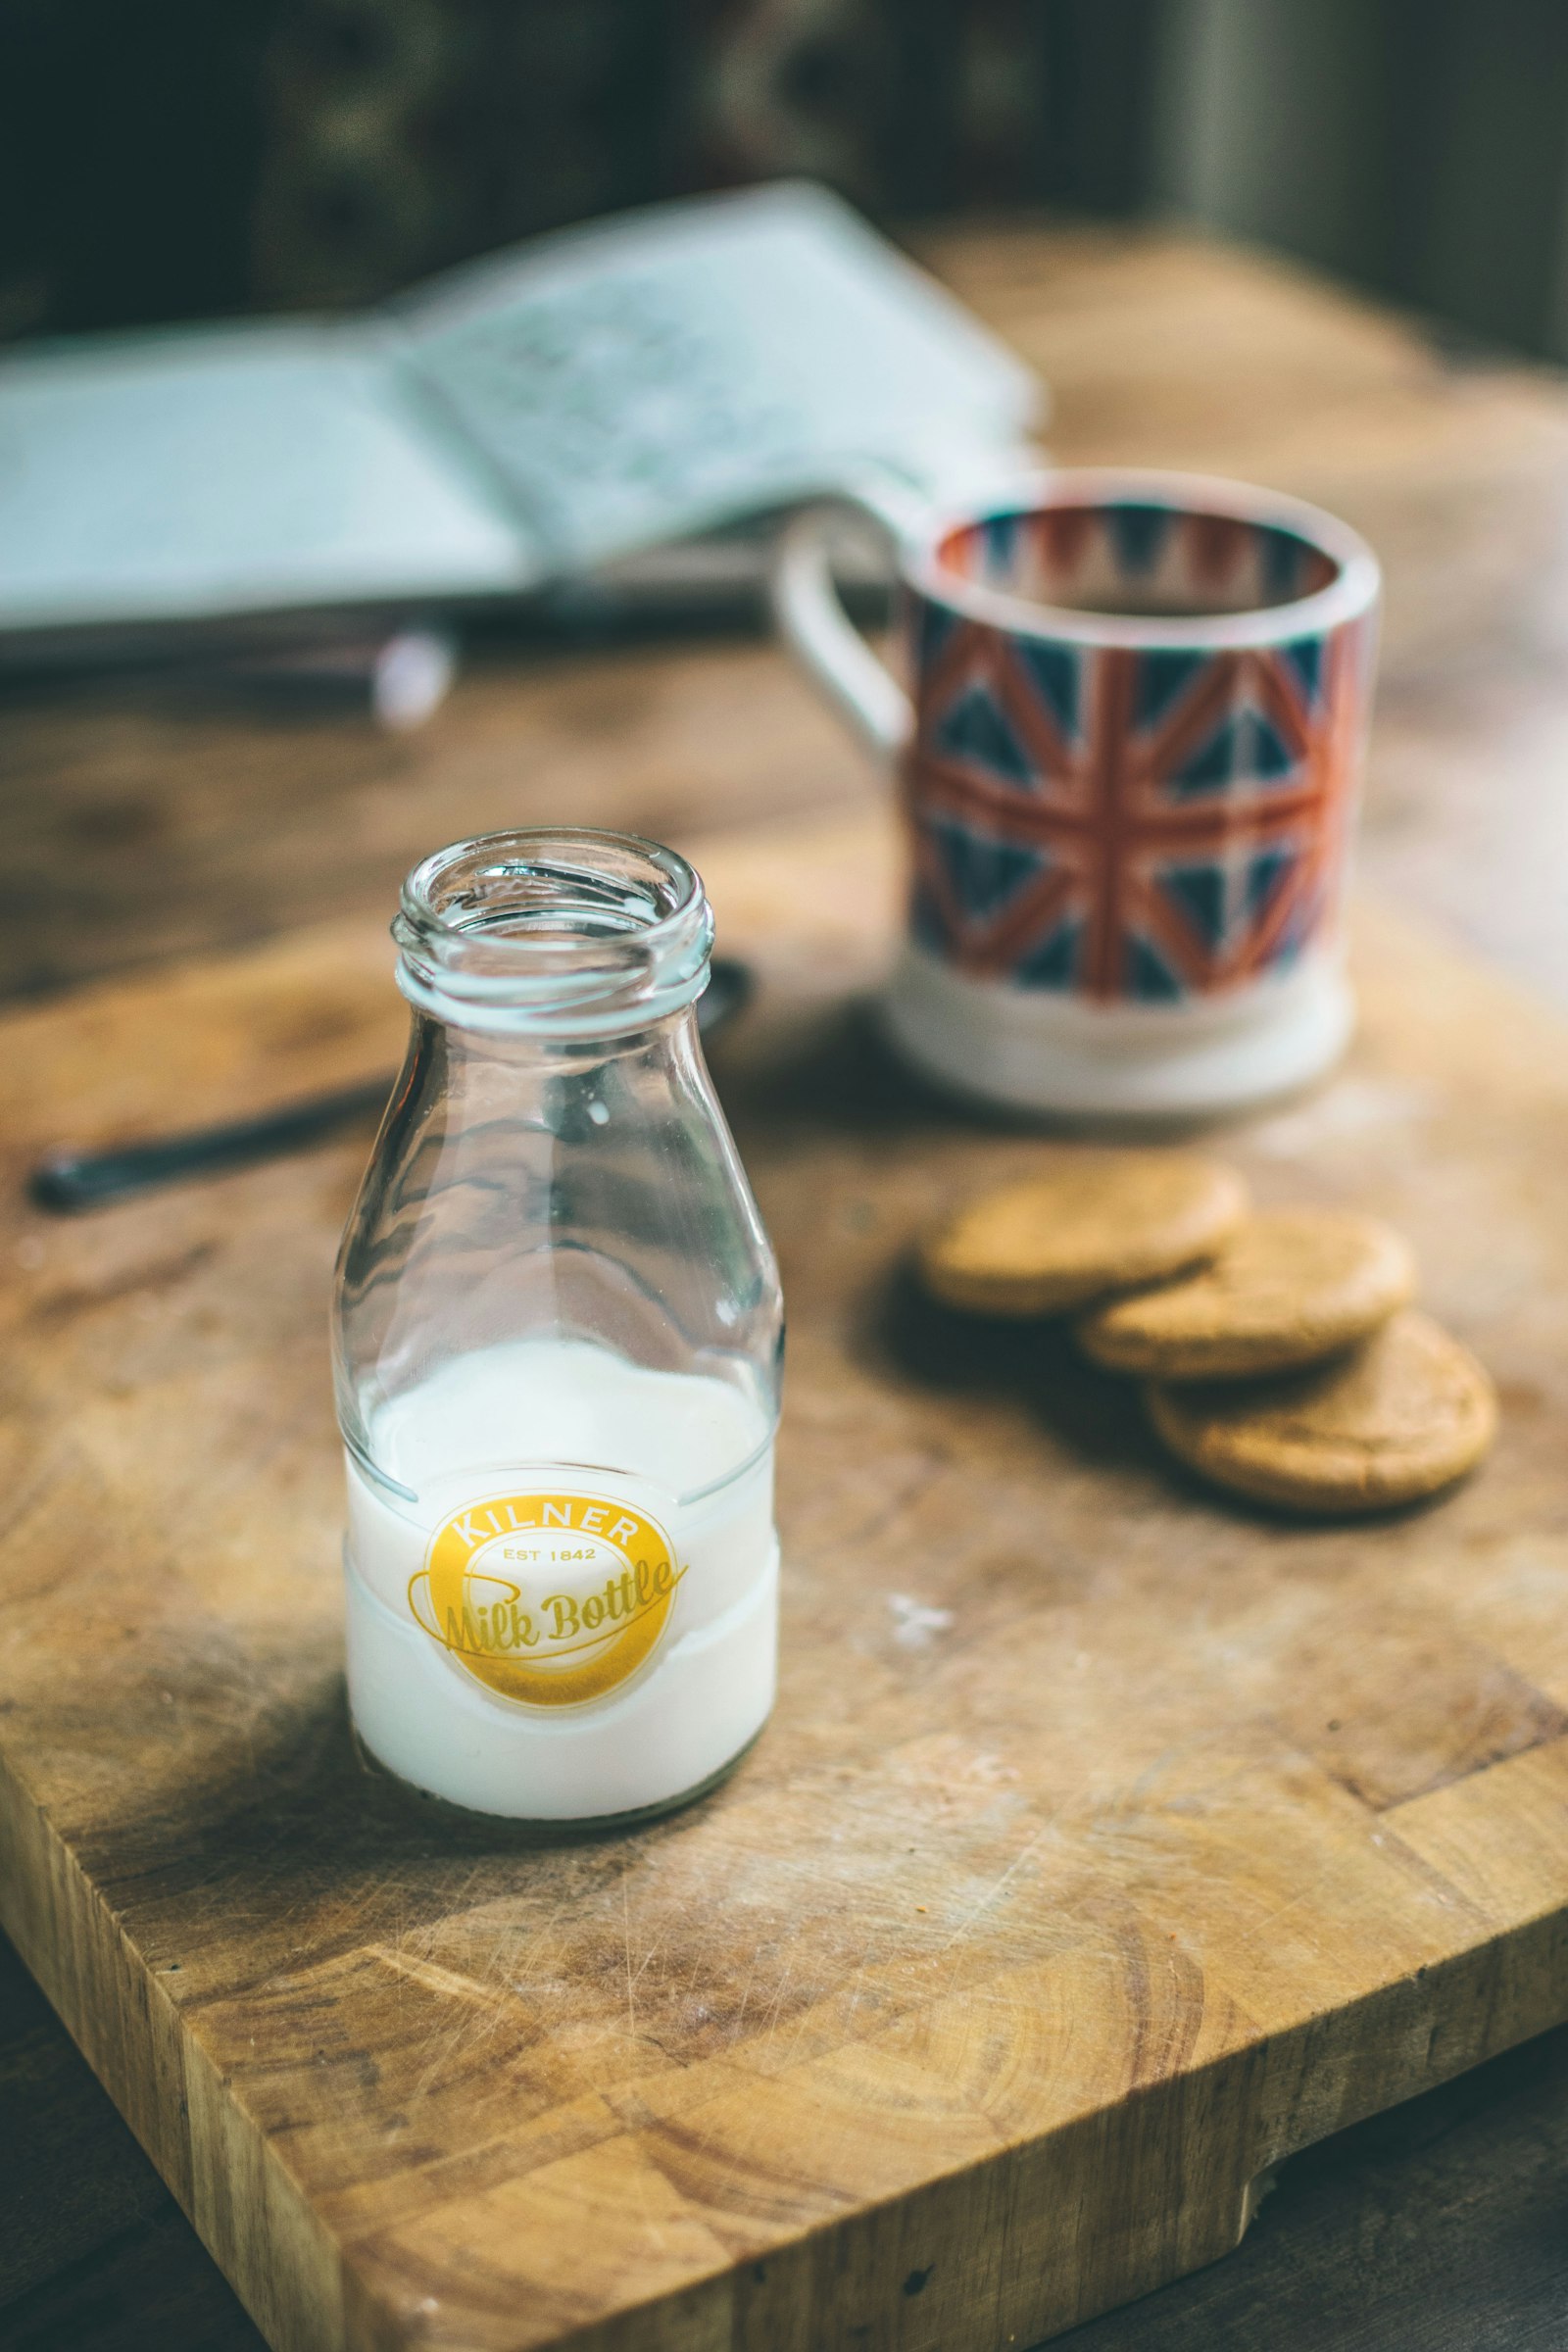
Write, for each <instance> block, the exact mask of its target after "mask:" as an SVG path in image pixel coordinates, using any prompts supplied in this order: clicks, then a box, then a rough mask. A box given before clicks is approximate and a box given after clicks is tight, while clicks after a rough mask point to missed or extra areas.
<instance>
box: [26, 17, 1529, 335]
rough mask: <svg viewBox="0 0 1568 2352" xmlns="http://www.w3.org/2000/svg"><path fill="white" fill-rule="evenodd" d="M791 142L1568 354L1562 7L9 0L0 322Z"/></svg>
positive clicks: (295, 276) (43, 320) (734, 170)
mask: <svg viewBox="0 0 1568 2352" xmlns="http://www.w3.org/2000/svg"><path fill="white" fill-rule="evenodd" d="M780 172H809V173H812V174H816V175H819V176H821V177H823V178H826V179H828V180H829V181H831V182H833V183H834V184H835V185H837V186H838V187H840V188H841V189H842V190H843V191H844V192H845V194H847V195H849V196H851V197H853V198H854V199H855V200H856V201H857V202H858V203H859V204H861V205H862V206H863V207H865V208H866V209H867V210H868V211H869V212H871V213H872V214H873V215H874V216H876V217H878V218H880V219H883V220H893V221H917V220H919V219H922V218H930V217H932V216H940V215H953V214H959V213H968V214H985V213H993V214H994V213H998V212H1002V211H1006V210H1010V209H1014V208H1018V207H1024V206H1028V207H1036V206H1039V205H1042V204H1049V205H1054V206H1058V207H1061V208H1063V209H1066V210H1071V211H1081V212H1088V213H1099V214H1111V215H1120V216H1123V217H1125V216H1128V215H1138V214H1146V213H1148V214H1161V215H1167V216H1168V215H1176V216H1186V217H1188V218H1191V219H1194V220H1197V221H1201V222H1203V223H1204V224H1205V225H1207V226H1208V227H1210V228H1214V229H1218V230H1220V231H1222V232H1227V233H1231V234H1235V235H1237V236H1242V237H1247V238H1251V239H1256V240H1261V241H1263V242H1265V243H1270V244H1273V245H1275V246H1277V247H1280V248H1282V249H1284V250H1286V251H1288V252H1294V253H1297V254H1299V255H1300V256H1302V257H1303V258H1304V259H1306V260H1308V261H1310V262H1314V263H1319V264H1322V265H1324V266H1326V267H1328V268H1330V269H1332V270H1338V271H1340V272H1342V273H1343V274H1345V275H1347V276H1348V277H1350V278H1351V279H1353V280H1358V281H1359V282H1361V283H1362V284H1365V285H1367V286H1368V287H1371V288H1373V289H1375V290H1377V291H1379V292H1382V293H1385V294H1391V295H1393V296H1394V297H1396V298H1397V300H1400V301H1402V302H1405V303H1407V304H1410V305H1412V306H1414V307H1416V308H1418V309H1421V310H1425V311H1429V312H1433V313H1436V314H1438V315H1440V316H1442V317H1444V318H1446V319H1449V320H1451V321H1453V322H1454V323H1455V324H1456V325H1457V326H1459V327H1460V328H1461V329H1464V330H1467V331H1468V332H1469V333H1471V334H1474V335H1476V336H1478V337H1481V338H1484V339H1487V340H1491V341H1497V342H1502V343H1506V344H1511V345H1514V346H1516V347H1518V348H1520V349H1522V350H1526V351H1530V352H1534V353H1538V354H1542V355H1545V356H1549V357H1554V358H1568V6H1565V5H1564V0H0V338H6V339H15V338H18V337H23V336H26V335H31V334H37V333H47V332H51V331H63V330H67V329H74V328H81V327H104V326H119V325H124V324H129V323H136V322H142V321H153V320H162V319H185V318H195V317H204V316H214V315H221V314H225V313H229V314H232V313H243V312H251V311H257V310H279V309H298V308H321V307H334V306H338V305H342V304H347V303H357V302H364V301H367V300H370V299H373V298H374V297H375V296H377V295H378V294H381V293H383V292H386V291H388V290H390V289H391V288H394V287H397V286H400V285H403V284H406V283H407V282H408V281H410V280H411V279H414V278H417V277H418V276H420V275H422V274H424V273H425V272H427V271H429V270H434V269H437V268H439V267H440V266H441V265H442V264H444V263H448V262H452V261H456V260H460V259H463V258H465V257H466V256H467V255H470V254H473V253H478V252H482V251H484V250H486V249H487V248H489V247H492V246H496V245H500V244H504V243H506V242H508V241H509V240H511V239H513V238H516V237H521V236H525V235H527V234H529V233H530V232H532V231H535V230H539V229H544V228H550V227H554V226H556V225H558V224H559V223H562V222H565V221H575V220H581V219H584V218H587V217H589V216H591V215H593V214H597V213H602V212H606V211H611V210H614V209H617V208H619V207H621V206H624V205H629V204H635V203H639V202H643V201H645V200H647V199H650V198H656V197H660V196H665V195H670V194H675V193H679V192H683V191H686V190H690V189H696V188H710V187H717V186H723V185H727V184H730V183H733V182H737V181H742V180H747V179H751V178H757V177H764V176H769V175H772V174H776V173H780Z"/></svg>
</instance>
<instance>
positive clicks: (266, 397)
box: [0, 324, 539, 629]
mask: <svg viewBox="0 0 1568 2352" xmlns="http://www.w3.org/2000/svg"><path fill="white" fill-rule="evenodd" d="M538 575H539V566H538V564H537V562H536V561H535V560H534V559H533V557H532V556H531V554H530V552H529V551H528V550H527V548H526V546H525V543H524V541H523V540H522V538H521V536H520V535H519V533H518V531H517V530H516V528H515V524H514V523H513V522H512V521H511V519H510V518H509V517H508V516H507V515H505V514H501V513H498V512H497V511H496V504H495V500H494V497H493V495H492V494H490V493H488V491H487V489H486V487H485V486H484V485H483V484H482V483H477V482H475V481H473V480H471V479H470V478H468V476H467V474H466V471H465V467H464V465H463V463H462V461H461V459H459V458H457V457H455V455H454V453H452V452H451V451H449V450H447V449H444V448H443V447H442V446H441V444H440V443H439V442H436V441H433V440H432V439H431V438H430V437H429V436H428V434H427V433H425V432H423V431H422V430H421V429H419V428H418V427H417V426H415V425H411V422H410V420H409V417H407V415H406V413H405V409H404V403H403V399H402V396H401V394H400V393H399V390H398V387H397V384H396V381H395V379H394V378H392V377H391V376H390V375H389V373H388V370H387V368H386V367H385V364H384V362H382V361H381V360H380V359H379V358H378V357H376V356H375V355H373V354H368V353H366V352H365V351H364V350H362V349H361V348H359V347H358V345H357V344H356V342H355V341H354V339H353V338H352V337H350V336H347V335H345V334H344V333H343V332H342V331H340V330H337V329H334V328H331V327H316V326H306V325H295V324H286V325H279V326H271V325H257V326H242V327H223V328H208V329H200V330H185V331H182V332H179V333H164V334H158V335H146V336H137V337H128V336H116V337H114V338H107V337H106V338H94V339H93V340H92V341H91V342H87V343H81V344H77V345H75V346H68V345H64V344H56V345H52V346H50V347H48V348H45V349H43V350H40V351H38V352H35V353H29V352H24V353H21V354H19V355H18V356H16V357H14V358H11V359H8V360H7V361H6V362H5V363H4V364H3V365H0V628H12V629H16V628H27V627H40V626H49V625H54V626H60V625H67V624H71V623H73V622H88V621H90V622H94V623H101V622H123V621H138V620H186V619H194V618H199V617H208V616H211V615H215V614H223V613H254V612H259V611H266V610H269V609H275V608H278V607H287V606H292V605H336V604H345V603H348V604H353V603H361V602H367V601H373V600H376V599H379V598H383V597H384V598H392V599H402V598H405V597H410V596H424V595H439V594H441V593H443V592H446V593H459V592H461V593H466V594H471V593H475V592H482V591H485V590H492V591H495V590H508V589H517V588H523V587H527V586H528V585H530V584H531V583H532V582H533V581H534V580H535V579H536V578H537V577H538Z"/></svg>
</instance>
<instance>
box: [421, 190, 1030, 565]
mask: <svg viewBox="0 0 1568 2352" xmlns="http://www.w3.org/2000/svg"><path fill="white" fill-rule="evenodd" d="M401 320H402V323H403V325H404V328H405V331H406V334H407V338H408V340H407V345H406V349H407V355H408V360H409V363H410V365H411V366H412V368H414V369H415V370H416V371H417V373H418V374H419V375H421V376H423V378H424V379H425V380H426V382H427V383H428V384H429V385H430V387H431V389H432V392H433V394H434V395H435V396H436V398H437V399H438V400H439V401H440V402H441V403H442V405H444V406H445V407H446V409H447V410H448V412H449V413H450V415H451V416H452V417H453V418H454V419H455V420H456V421H457V422H458V423H459V425H460V426H461V427H462V428H463V429H464V430H465V431H466V434H467V435H468V436H469V437H470V438H471V439H472V440H473V441H474V442H475V443H476V444H477V445H478V446H480V447H481V448H482V449H483V451H484V453H485V455H486V457H487V458H488V459H489V460H490V462H491V463H492V464H493V465H494V466H495V467H496V469H497V471H498V473H499V475H500V476H501V478H502V480H503V482H504V483H505V485H506V487H507V489H508V490H509V491H510V493H511V494H512V496H513V498H514V499H515V501H516V502H517V505H518V507H519V509H520V512H521V515H522V517H523V519H524V520H525V522H526V523H527V525H528V526H529V528H530V529H531V530H532V531H533V532H534V533H535V534H537V536H538V537H539V539H541V540H542V541H543V543H544V544H545V546H546V547H547V548H548V549H549V551H550V554H551V556H552V558H553V560H554V564H555V566H556V567H557V568H559V569H560V570H562V571H564V572H565V573H572V572H577V571H581V570H585V569H587V568H589V567H591V566H592V565H594V564H601V563H605V562H607V561H610V560H612V559H613V558H615V557H617V556H621V555H625V554H628V553H630V552H632V551H633V550H636V549H639V548H644V547H648V546H651V545H653V544H655V543H657V542H659V541H662V540H666V539H672V538H677V537H683V536H686V535H688V534H690V533H692V532H694V531H696V530H700V529H703V528H705V527H708V526H711V525H712V524H715V523H720V522H726V521H730V520H733V519H735V518H737V517H738V516H740V515H745V514H747V513H748V512H755V511H757V510H758V509H760V508H763V507H769V506H776V505H780V504H782V503H784V502H786V501H788V500H790V499H793V498H796V497H799V496H801V495H803V494H809V493H810V492H812V491H815V490H822V489H832V488H833V487H835V486H837V485H839V484H842V483H845V482H848V481H852V480H854V479H855V478H857V477H858V475H861V474H863V473H865V472H867V471H871V472H875V471H876V470H879V469H881V470H886V471H887V472H890V473H892V474H893V475H895V476H896V477H898V478H901V479H903V480H904V481H906V482H907V483H909V484H911V485H913V486H915V487H916V488H919V489H923V490H927V491H929V492H931V493H933V494H934V495H938V496H940V495H941V494H942V492H943V491H944V490H945V489H948V488H950V487H951V488H955V489H959V490H961V489H962V488H963V487H965V486H967V484H968V483H969V482H970V481H971V480H972V479H973V478H974V477H975V475H976V474H977V473H991V474H994V473H995V472H996V470H997V459H998V455H999V453H1000V452H1005V453H1007V454H1008V455H1009V456H1011V455H1015V453H1016V451H1017V449H1018V446H1019V444H1020V443H1021V442H1022V440H1023V438H1024V436H1025V434H1026V433H1027V431H1028V429H1029V426H1030V425H1031V424H1032V423H1033V422H1035V421H1036V420H1037V419H1038V417H1039V416H1040V414H1041V411H1042V409H1043V405H1044V402H1043V391H1042V387H1041V384H1040V382H1039V379H1038V378H1037V377H1036V376H1034V375H1033V374H1032V373H1031V372H1030V370H1029V369H1028V368H1025V367H1024V365H1023V363H1022V362H1021V361H1020V360H1018V359H1016V358H1015V357H1014V356H1013V354H1012V353H1011V352H1010V351H1008V350H1007V348H1006V346H1005V344H1003V343H1001V342H999V341H998V340H997V338H996V337H995V336H993V335H991V334H990V333H988V332H987V331H986V329H985V328H983V327H982V326H980V324H979V323H978V321H977V320H975V319H972V318H971V317H970V315H969V314H968V312H967V311H965V310H964V309H963V307H962V305H961V304H959V303H958V302H956V300H955V299H954V298H953V296H952V295H950V294H948V293H946V292H945V291H944V289H943V288H942V287H940V286H939V285H938V284H937V283H936V281H935V280H934V279H932V278H930V277H928V276H927V275H926V274H925V272H924V271H923V270H917V269H915V268H914V266H913V265H912V264H911V263H909V262H907V261H906V260H905V259H904V257H903V256H902V255H901V254H900V253H898V252H897V251H896V250H895V248H894V247H893V246H891V245H889V244H888V243H887V242H886V240H885V239H883V238H882V237H880V236H878V235H877V234H876V232H875V231H874V230H873V229H871V228H868V227H867V226H866V224H865V223H864V222H863V221H861V220H860V219H859V217H858V215H857V214H856V213H854V212H852V211H851V209H850V207H849V206H848V205H846V204H843V203H841V202H840V200H839V199H838V198H837V197H835V196H832V195H829V194H828V193H827V192H826V191H825V190H822V189H819V188H815V187H811V186H809V185H806V184H804V183H785V184H782V185H777V186H773V187H767V188H760V189H755V190H751V191H748V192H746V193H743V194H737V195H732V196H720V197H708V198H700V199H699V198H693V199H688V200H686V201H684V202H682V203H679V204H671V205H662V206H660V207H658V208H657V209H656V210H653V211H650V212H645V213H640V214H634V215H632V216H631V217H629V218H628V219H625V220H621V221H609V222H606V223H603V224H596V225H591V226H589V227H586V228H580V229H567V230H564V231H562V232H561V233H559V234H557V235H555V236H552V237H548V238H544V239H541V240H540V241H539V242H538V243H537V244H535V245H534V246H532V247H529V248H524V249H523V250H521V251H519V252H515V253H512V254H507V255H502V256H500V257H498V258H496V259H495V260H492V261H488V262H481V263H477V264H474V265H472V266H470V267H469V268H467V269H465V270H459V271H456V272H454V273H453V274H452V276H450V277H449V278H447V279H445V280H442V281H440V282H439V283H438V284H437V285H435V286H434V287H432V288H430V289H428V290H426V291H424V292H422V293H419V294H416V295H414V296H412V297H411V298H410V299H409V300H408V302H407V303H406V304H405V305H403V306H402V309H401Z"/></svg>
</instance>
